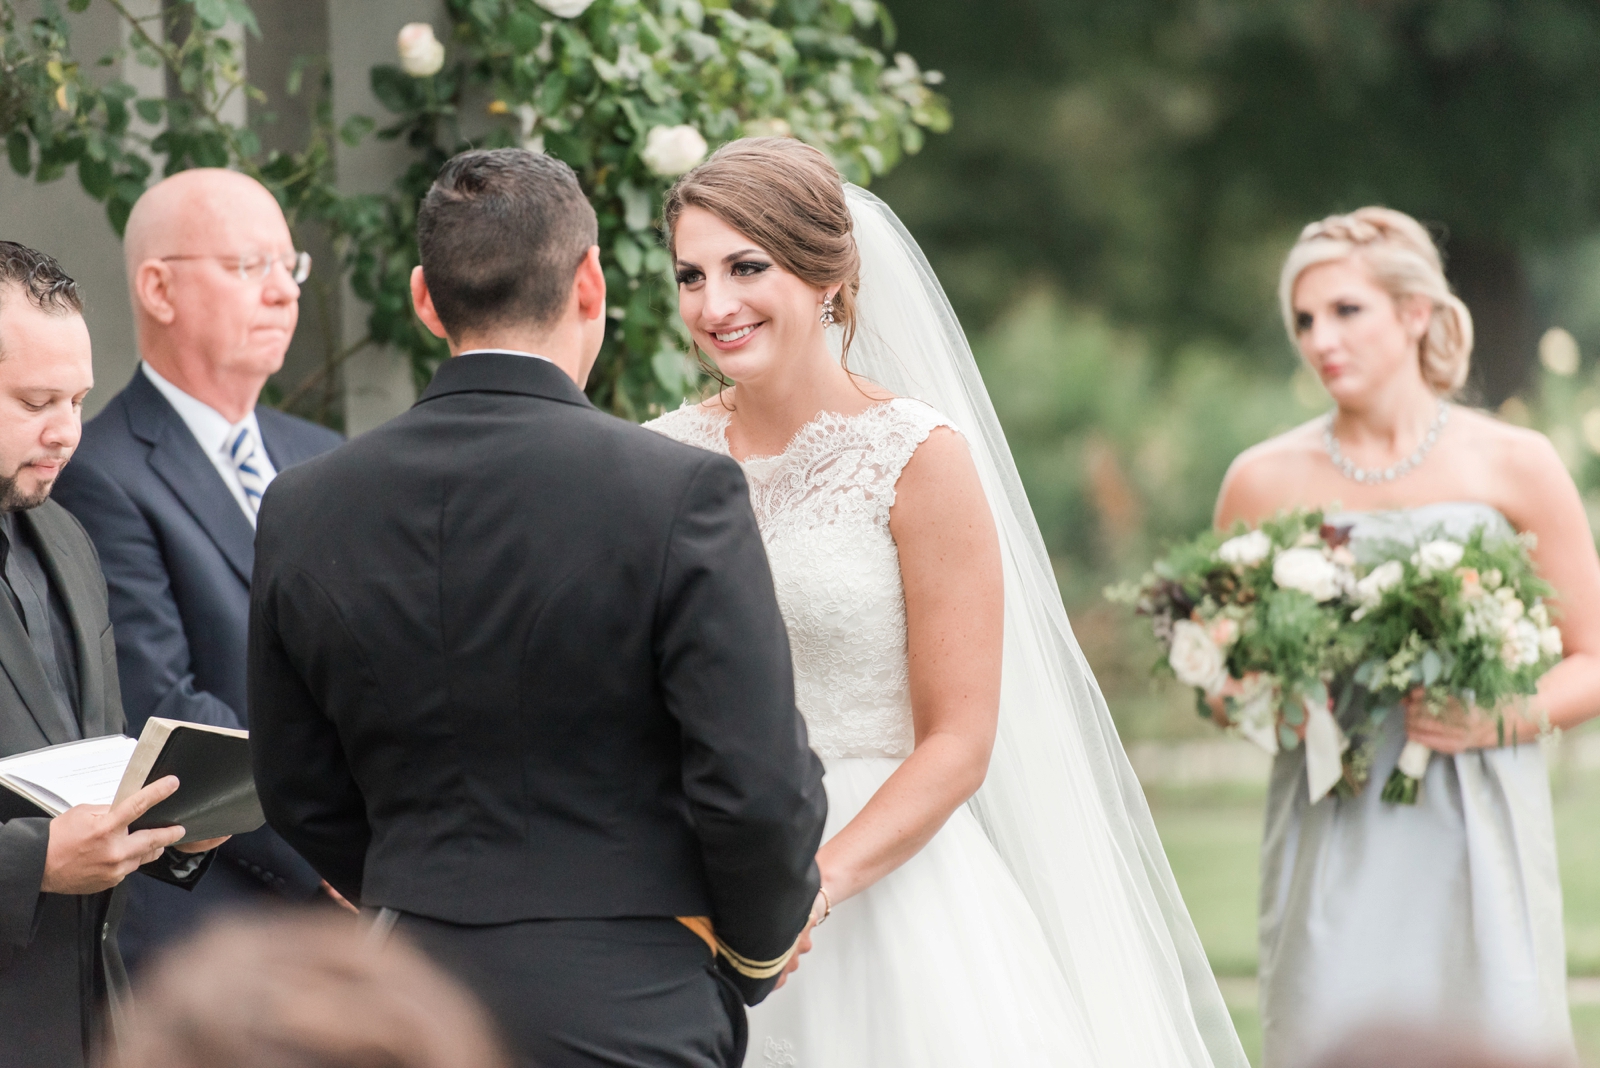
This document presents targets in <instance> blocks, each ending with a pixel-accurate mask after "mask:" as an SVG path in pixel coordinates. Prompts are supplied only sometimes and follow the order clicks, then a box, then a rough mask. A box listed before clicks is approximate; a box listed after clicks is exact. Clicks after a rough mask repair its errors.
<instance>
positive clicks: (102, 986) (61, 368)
mask: <svg viewBox="0 0 1600 1068" xmlns="http://www.w3.org/2000/svg"><path fill="white" fill-rule="evenodd" d="M82 310H83V308H82V302H81V300H80V298H79V295H78V287H77V284H76V283H74V282H73V280H72V279H71V278H69V277H67V275H66V273H65V272H64V271H63V270H62V269H61V266H60V264H58V263H56V261H55V260H53V259H51V258H50V257H49V256H46V255H44V254H43V253H40V252H36V251H34V250H32V249H29V248H26V247H24V246H22V245H18V244H15V243H13V242H10V241H0V756H11V755H14V754H17V753H23V752H27V751H29V750H33V749H39V748H42V747H44V746H47V745H56V744H60V743H64V742H71V741H75V740H77V739H80V738H93V737H98V736H101V735H107V734H116V733H119V732H120V731H121V730H122V727H123V719H122V701H121V697H120V694H119V691H118V685H117V663H116V655H115V651H114V646H113V642H112V635H111V618H110V613H109V609H108V606H107V601H106V584H105V579H104V578H103V577H102V576H101V573H100V564H99V560H98V558H97V557H96V555H95V550H94V546H93V545H92V544H91V543H90V541H89V538H88V536H87V535H86V534H85V533H84V531H83V527H82V526H80V525H79V524H78V523H77V521H76V520H74V519H73V518H72V516H71V515H69V514H68V513H67V511H66V510H65V509H64V508H62V507H61V506H60V505H59V504H57V503H55V502H54V501H52V500H50V499H49V497H50V491H51V489H52V487H53V486H54V484H55V481H56V478H57V476H58V475H59V474H60V473H61V471H62V469H63V468H64V467H65V465H66V464H67V462H68V461H69V460H70V459H71V457H72V454H73V451H74V450H75V449H76V448H77V445H78V439H79V437H80V434H81V432H82V426H81V421H80V412H81V410H82V406H83V398H84V396H85V394H87V393H88V392H89V388H90V387H91V386H92V385H93V384H94V373H93V365H92V362H91V360H90V347H89V331H88V328H87V327H86V326H85V325H84V322H83V316H82ZM176 788H177V780H176V779H174V778H172V777H170V776H169V777H167V778H165V779H162V780H159V781H158V782H156V783H152V784H151V785H150V786H147V787H145V789H143V790H141V791H140V792H139V793H138V794H136V795H134V796H133V797H131V798H128V799H127V800H125V801H124V802H122V803H121V804H119V805H117V806H115V807H112V808H110V809H106V808H105V807H103V806H86V805H81V806H78V807H76V808H73V809H69V810H68V811H67V812H65V813H63V814H62V815H60V816H57V817H56V818H55V819H47V818H45V817H42V816H41V817H36V818H20V819H11V820H7V821H5V822H3V823H0V1068H39V1066H41V1065H49V1066H50V1068H83V1066H86V1065H88V1064H91V1063H93V1062H94V1060H95V1059H96V1056H97V1051H96V1048H95V1047H96V1046H97V1045H98V1041H97V1031H98V1026H97V1025H98V1023H99V1020H100V1018H101V1007H102V1004H103V1003H104V1001H105V1000H106V998H107V996H108V995H110V996H111V998H112V1000H113V1003H115V1002H116V999H117V997H118V995H119V992H120V990H121V989H122V987H123V986H124V985H125V984H124V982H123V978H122V965H121V961H120V958H119V957H118V955H117V949H116V941H115V937H114V936H115V932H116V925H117V918H118V914H119V912H120V908H121V897H122V895H121V893H120V884H121V883H122V881H123V879H124V878H126V877H127V876H129V875H131V874H132V873H133V872H134V871H135V870H138V871H142V872H144V873H145V874H147V875H150V876H153V877H154V878H155V879H158V880H161V881H163V882H166V883H170V884H173V885H175V886H181V887H185V888H187V887H191V886H193V885H195V883H196V882H197V881H198V880H199V879H200V876H201V875H202V874H203V873H204V871H205V869H206V868H207V867H208V866H209V864H210V862H211V857H212V854H211V853H210V852H209V850H211V849H213V848H215V847H216V846H217V845H218V844H220V843H219V842H217V841H210V842H195V843H191V844H189V845H186V846H182V847H174V843H176V842H177V841H178V840H179V839H180V838H182V837H183V829H182V828H181V827H168V828H161V829H155V830H144V831H135V832H131V833H130V832H129V830H128V824H130V823H131V822H133V821H134V820H135V819H137V818H138V817H139V816H140V815H142V814H143V813H144V812H145V811H146V810H148V809H149V808H150V807H151V806H152V805H154V804H156V803H157V802H158V801H160V800H162V799H163V798H165V797H167V796H169V795H170V794H171V793H172V791H173V790H174V789H176Z"/></svg>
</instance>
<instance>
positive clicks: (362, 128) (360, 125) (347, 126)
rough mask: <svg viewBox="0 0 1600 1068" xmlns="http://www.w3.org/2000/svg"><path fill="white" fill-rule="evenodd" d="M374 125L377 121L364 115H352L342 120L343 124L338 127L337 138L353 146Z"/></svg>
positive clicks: (370, 130)
mask: <svg viewBox="0 0 1600 1068" xmlns="http://www.w3.org/2000/svg"><path fill="white" fill-rule="evenodd" d="M376 125H377V123H376V122H374V121H373V120H372V119H371V118H369V117H368V116H366V115H352V116H350V117H349V118H348V119H346V120H344V125H343V126H340V127H339V140H341V141H343V142H344V143H345V144H347V145H349V146H350V147H351V148H354V147H355V146H357V145H359V144H360V143H361V139H362V138H363V137H365V136H367V134H369V133H371V132H372V128H373V127H374V126H376Z"/></svg>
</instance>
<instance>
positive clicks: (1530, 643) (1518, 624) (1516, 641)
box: [1500, 619, 1541, 668]
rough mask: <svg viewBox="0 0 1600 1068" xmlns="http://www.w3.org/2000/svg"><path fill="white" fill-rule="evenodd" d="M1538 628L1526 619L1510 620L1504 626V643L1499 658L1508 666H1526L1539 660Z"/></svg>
mask: <svg viewBox="0 0 1600 1068" xmlns="http://www.w3.org/2000/svg"><path fill="white" fill-rule="evenodd" d="M1540 637H1541V636H1540V634H1539V628H1538V627H1535V626H1534V625H1533V624H1532V623H1530V622H1528V621H1527V620H1526V619H1518V620H1515V621H1514V622H1510V623H1508V624H1507V625H1506V628H1505V643H1504V644H1503V645H1502V646H1501V647H1500V658H1501V659H1502V660H1504V661H1505V663H1506V666H1507V667H1509V668H1517V667H1527V666H1531V665H1533V664H1537V663H1538V662H1539V639H1540Z"/></svg>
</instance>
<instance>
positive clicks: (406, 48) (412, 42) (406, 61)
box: [395, 22, 444, 78]
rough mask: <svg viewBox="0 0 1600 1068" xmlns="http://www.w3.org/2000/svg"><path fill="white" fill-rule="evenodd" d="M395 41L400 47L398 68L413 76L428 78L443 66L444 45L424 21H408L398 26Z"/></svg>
mask: <svg viewBox="0 0 1600 1068" xmlns="http://www.w3.org/2000/svg"><path fill="white" fill-rule="evenodd" d="M395 43H396V45H397V46H398V48H399V49H400V69H401V70H403V71H405V72H406V73H407V74H409V75H411V76H412V77H413V78H430V77H432V76H433V75H435V74H438V73H439V68H441V67H443V66H444V45H442V44H440V43H439V39H438V38H437V37H435V36H434V35H433V27H432V26H430V25H428V24H427V23H426V22H408V23H406V24H405V25H404V26H402V27H400V37H399V39H398V40H397V41H396V42H395Z"/></svg>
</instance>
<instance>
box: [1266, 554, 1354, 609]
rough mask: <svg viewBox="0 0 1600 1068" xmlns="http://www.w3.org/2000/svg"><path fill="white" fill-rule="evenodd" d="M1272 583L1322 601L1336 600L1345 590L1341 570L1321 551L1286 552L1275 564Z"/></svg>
mask: <svg viewBox="0 0 1600 1068" xmlns="http://www.w3.org/2000/svg"><path fill="white" fill-rule="evenodd" d="M1272 581H1273V582H1276V583H1277V584H1278V585H1279V586H1281V587H1283V588H1284V589H1286V590H1299V591H1300V592H1301V593H1308V594H1310V595H1311V597H1312V598H1313V599H1314V600H1316V601H1318V602H1322V601H1331V600H1333V599H1334V598H1335V597H1337V596H1339V592H1340V588H1341V583H1340V575H1339V568H1338V567H1336V566H1335V565H1334V563H1333V561H1332V560H1329V559H1328V557H1327V554H1325V553H1324V552H1323V551H1322V550H1321V549H1285V550H1284V551H1283V552H1281V553H1279V554H1278V558H1277V559H1276V560H1274V561H1273V562H1272Z"/></svg>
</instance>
